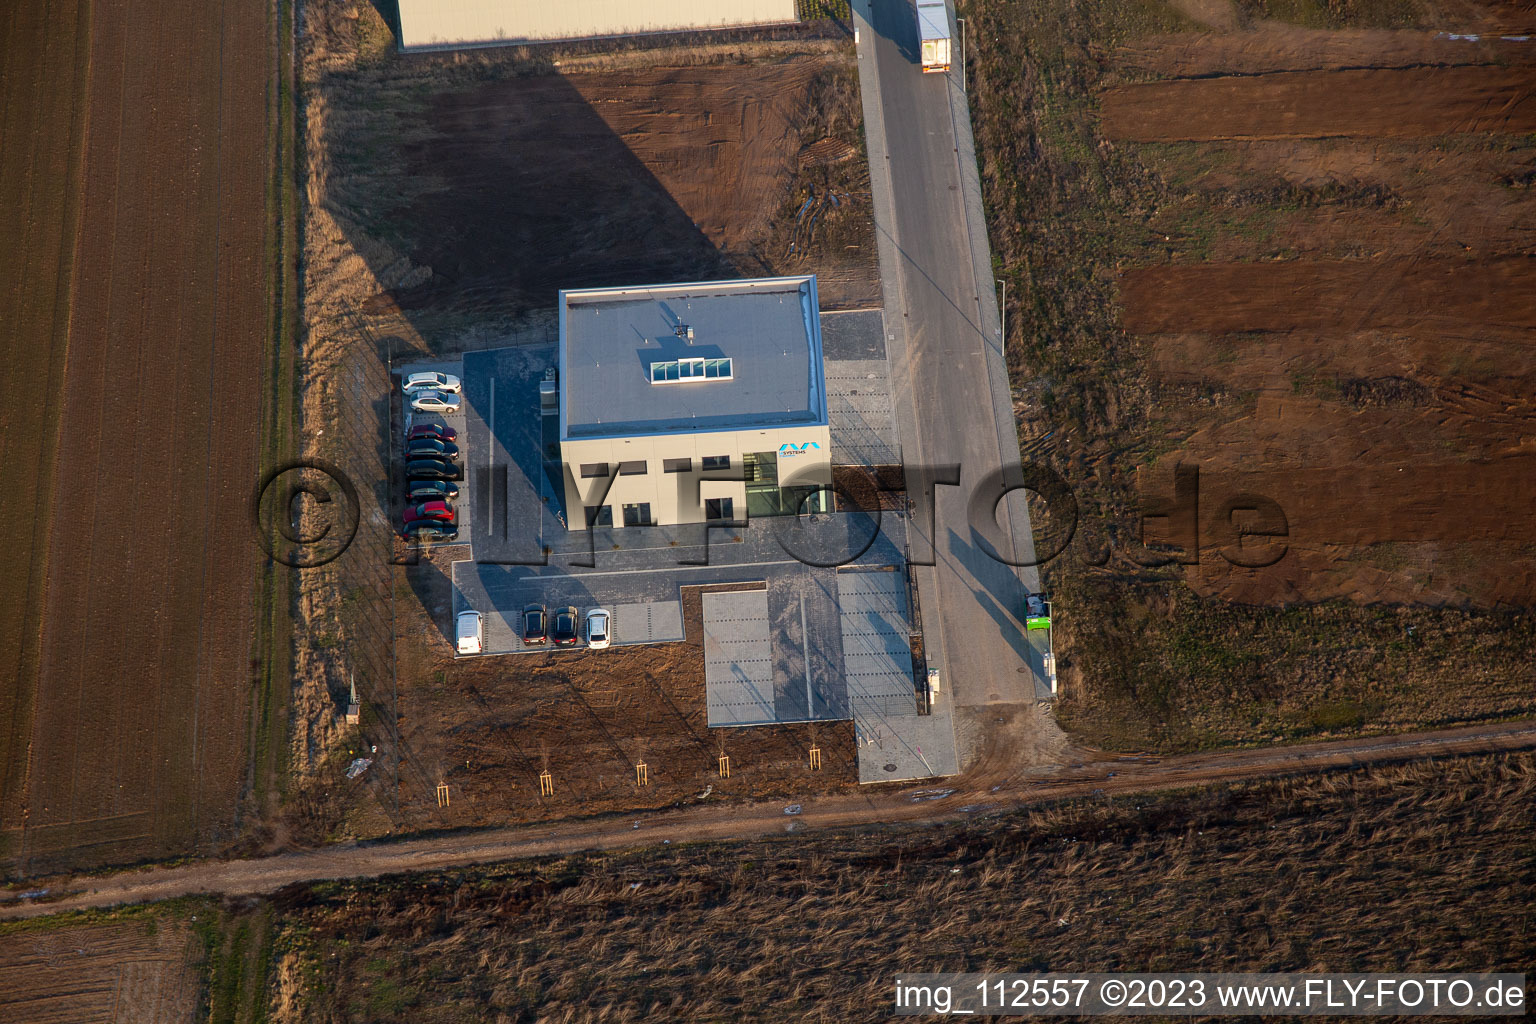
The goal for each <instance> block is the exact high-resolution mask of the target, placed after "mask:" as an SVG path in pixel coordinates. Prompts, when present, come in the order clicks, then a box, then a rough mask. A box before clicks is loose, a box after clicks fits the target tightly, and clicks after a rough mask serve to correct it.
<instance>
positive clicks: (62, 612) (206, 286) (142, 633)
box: [0, 0, 276, 873]
mask: <svg viewBox="0 0 1536 1024" xmlns="http://www.w3.org/2000/svg"><path fill="white" fill-rule="evenodd" d="M60 31H61V32H62V31H63V29H60ZM275 37H276V30H275V25H274V21H273V15H272V12H271V11H270V10H269V9H268V8H266V7H264V6H262V5H260V4H231V5H226V6H223V7H218V6H209V5H206V4H199V3H195V2H190V0H182V2H174V3H169V4H157V5H154V6H153V7H150V8H145V7H142V6H141V5H132V4H127V3H121V2H117V3H112V2H108V3H96V4H93V5H91V9H90V16H89V50H88V55H87V59H88V63H89V67H90V76H89V84H88V91H87V93H86V95H84V96H81V97H79V98H78V105H77V107H76V108H75V109H76V112H77V113H78V115H79V116H80V117H81V130H82V136H81V138H82V139H83V144H82V147H83V148H82V159H81V162H80V166H79V168H78V178H77V179H66V178H60V179H58V180H57V181H54V180H52V179H49V178H47V177H46V176H42V177H39V178H37V179H35V180H34V181H33V183H32V189H31V191H30V192H29V198H28V199H27V200H26V201H27V202H28V203H29V204H30V203H31V202H33V201H34V199H33V198H31V197H36V198H37V199H39V200H41V199H44V198H46V197H47V196H48V195H49V194H50V191H49V189H50V187H54V188H61V189H62V190H63V191H65V192H66V193H71V194H74V193H77V194H78V204H79V210H78V228H77V233H76V234H75V235H74V237H72V238H70V239H68V240H67V242H66V245H67V246H68V247H70V248H72V249H73V277H72V279H69V280H70V289H69V303H68V312H67V314H66V313H65V312H64V310H63V309H62V306H61V305H60V304H56V305H55V306H54V307H53V308H52V314H51V315H52V319H51V320H49V319H47V318H44V317H39V320H40V323H43V324H45V325H48V326H50V327H51V328H52V329H54V330H58V331H67V337H68V341H67V345H68V365H69V373H68V375H67V376H66V377H64V378H63V379H62V383H61V385H60V387H61V397H62V407H61V413H60V428H59V439H58V445H57V453H56V463H55V465H56V475H55V479H56V485H55V487H54V491H53V494H52V499H51V502H48V503H46V504H43V502H46V500H47V499H46V497H45V496H43V495H39V502H40V506H39V510H38V511H39V512H41V513H42V514H40V515H39V516H38V520H37V521H38V522H39V523H43V524H46V530H47V547H46V549H38V550H46V551H47V553H48V557H47V561H46V566H45V570H44V571H45V573H46V578H45V586H44V588H42V589H41V591H40V592H37V593H34V594H33V595H31V597H30V598H29V600H31V601H32V602H33V603H34V607H33V609H32V610H33V611H34V612H40V613H41V614H40V616H39V618H40V622H41V627H40V628H41V648H40V657H39V658H38V661H37V664H36V669H35V671H30V666H28V665H26V664H24V665H23V669H24V671H23V672H21V673H17V674H10V673H8V674H7V676H6V678H5V680H4V689H5V690H6V691H7V697H8V698H10V699H11V700H13V701H17V700H18V697H19V703H18V705H17V706H18V707H19V708H20V709H22V710H23V711H24V710H26V709H28V708H30V709H31V713H30V714H18V715H17V716H16V717H13V718H12V719H11V720H10V722H9V723H8V728H10V729H11V732H12V741H11V743H10V744H9V745H8V746H7V748H6V749H5V753H6V755H7V757H8V759H9V760H10V762H11V763H10V764H9V765H8V766H7V767H12V768H14V767H15V766H17V765H19V766H20V767H21V768H22V771H21V772H19V773H13V774H12V775H10V776H8V782H7V787H6V791H5V794H4V796H5V799H4V801H3V802H0V829H3V840H4V842H3V847H0V850H3V863H4V864H5V867H6V870H7V871H8V872H19V873H35V872H40V871H46V870H52V869H57V868H60V867H66V866H76V867H78V866H90V865H95V864H102V863H121V862H127V861H133V860H136V859H141V858H147V857H164V856H170V855H174V854H183V853H192V852H206V851H209V850H211V849H214V848H216V847H217V846H218V845H219V844H220V843H221V842H223V841H226V840H228V839H229V838H230V837H231V836H232V834H233V831H234V825H235V815H236V804H237V801H238V799H239V796H240V791H241V784H242V780H243V779H244V777H245V775H246V766H247V762H248V755H247V750H246V748H247V744H248V737H247V721H248V705H249V702H250V697H251V693H250V691H251V677H252V661H251V655H252V642H253V620H252V600H253V597H254V592H255V587H256V569H257V566H258V565H259V561H258V558H259V555H260V552H259V550H258V548H257V546H256V544H255V543H254V540H253V531H252V528H251V524H250V520H249V515H250V513H249V510H248V507H247V505H248V502H249V498H250V494H251V491H252V488H253V487H254V485H255V482H256V480H257V476H258V460H259V439H260V432H261V431H260V428H261V415H262V413H261V399H262V391H261V386H260V385H261V373H262V366H263V365H264V360H265V358H266V354H267V351H268V344H267V342H268V337H269V332H270V328H271V309H272V304H271V300H270V275H269V273H268V264H269V260H268V245H269V244H270V240H271V235H270V229H269V222H270V216H269V213H268V186H269V183H270V181H271V176H272V162H271V156H270V152H271V151H270V125H269V117H270V114H271V111H272V109H273V106H274V104H275V102H276V96H275V81H276V48H275ZM8 92H9V90H8ZM8 116H9V115H8ZM70 125H71V122H70V120H69V118H68V117H67V116H66V117H64V118H62V119H61V120H60V121H59V122H58V123H57V124H56V125H54V126H53V130H55V131H58V132H60V133H65V132H67V131H68V130H69V128H70ZM35 137H36V138H38V139H40V140H41V142H42V144H44V145H54V144H55V143H54V142H52V141H51V140H50V138H49V135H48V132H47V131H46V130H42V128H40V129H39V131H38V132H37V133H36V135H35ZM58 145H62V144H58ZM67 170H68V167H67V166H64V167H57V168H54V171H55V172H56V173H59V174H63V173H64V172H66V171H67ZM39 214H40V218H43V219H46V218H48V217H55V216H57V214H56V213H54V212H53V211H52V210H49V209H45V208H42V207H39ZM28 362H29V360H20V361H15V362H11V363H10V364H8V365H10V367H11V369H12V372H13V373H15V372H17V370H18V369H19V368H21V367H24V366H26V365H27V363H28ZM40 397H41V396H40ZM7 404H8V405H10V406H13V407H26V405H27V404H28V403H27V402H26V401H21V400H18V401H13V402H10V403H7ZM33 412H34V413H35V414H36V415H38V416H39V417H41V416H42V415H43V411H42V410H41V409H37V408H34V409H33ZM6 436H7V437H8V438H9V437H13V436H17V435H16V434H13V432H12V431H11V430H10V429H9V426H8V427H7V431H6ZM34 514H35V513H34ZM35 557H36V556H35ZM6 605H7V613H8V614H9V613H10V612H11V606H10V602H9V601H7V602H6ZM21 737H25V739H24V741H21V739H20V738H21Z"/></svg>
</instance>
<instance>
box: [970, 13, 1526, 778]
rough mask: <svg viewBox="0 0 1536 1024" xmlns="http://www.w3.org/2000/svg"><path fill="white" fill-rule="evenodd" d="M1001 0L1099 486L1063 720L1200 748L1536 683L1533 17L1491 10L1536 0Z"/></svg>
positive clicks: (999, 204)
mask: <svg viewBox="0 0 1536 1024" xmlns="http://www.w3.org/2000/svg"><path fill="white" fill-rule="evenodd" d="M976 7H977V9H976V10H975V11H974V12H973V13H974V14H975V15H976V21H975V23H974V28H975V36H974V38H975V40H976V46H977V50H976V52H977V57H976V68H975V70H974V74H973V77H972V80H971V81H972V96H973V104H974V110H975V112H976V122H977V129H978V138H979V139H980V140H981V148H982V159H983V176H984V185H985V188H986V190H987V201H988V206H989V216H990V218H991V222H992V223H991V230H992V234H993V241H994V245H995V246H996V248H997V249H998V251H999V252H1000V254H1001V255H1002V258H1003V261H1004V266H1005V273H1007V275H1008V277H1009V281H1010V287H1009V295H1010V301H1011V302H1016V303H1017V306H1015V307H1013V308H1011V309H1010V317H1009V326H1010V337H1009V339H1008V343H1009V359H1010V367H1011V369H1012V371H1013V375H1014V385H1015V399H1016V408H1017V409H1018V412H1019V418H1020V432H1021V438H1022V441H1023V445H1024V450H1025V453H1026V456H1027V457H1030V458H1034V459H1036V460H1043V461H1047V462H1049V463H1051V464H1052V465H1054V466H1056V467H1057V468H1058V469H1059V470H1060V471H1061V472H1062V473H1063V475H1064V476H1066V478H1067V479H1068V480H1069V481H1071V482H1072V483H1073V484H1074V485H1075V486H1076V493H1077V498H1078V502H1079V507H1080V509H1081V512H1082V515H1081V518H1080V531H1079V536H1078V540H1077V541H1076V544H1077V552H1076V554H1075V555H1074V554H1069V555H1068V556H1067V557H1065V558H1063V559H1061V560H1059V561H1058V562H1057V563H1055V564H1053V565H1052V566H1049V567H1048V568H1047V576H1048V579H1049V581H1050V585H1051V586H1052V587H1053V589H1054V590H1055V591H1056V593H1057V596H1058V598H1065V600H1059V601H1058V603H1057V610H1058V615H1057V617H1058V618H1059V619H1061V620H1063V623H1064V626H1065V628H1064V629H1061V630H1059V631H1058V637H1059V639H1058V645H1059V654H1060V655H1061V667H1062V678H1063V680H1064V683H1065V699H1064V700H1063V702H1062V703H1061V704H1060V706H1059V712H1060V714H1061V716H1062V718H1063V720H1064V722H1065V723H1066V724H1068V725H1069V726H1070V727H1071V728H1072V729H1073V730H1074V731H1075V732H1076V734H1077V735H1078V736H1079V737H1080V738H1082V739H1085V740H1087V741H1088V742H1091V743H1098V744H1104V745H1108V746H1111V747H1117V748H1119V749H1127V748H1129V749H1144V748H1147V747H1154V748H1161V749H1189V748H1193V747H1201V746H1211V745H1219V744H1223V743H1246V742H1256V741H1266V740H1275V739H1280V738H1285V737H1290V738H1299V737H1302V736H1308V735H1334V734H1346V733H1349V732H1353V731H1366V732H1371V731H1378V730H1386V729H1392V728H1404V727H1409V726H1413V725H1423V724H1430V723H1446V724H1449V723H1451V722H1455V721H1476V720H1480V719H1485V718H1494V717H1501V716H1508V715H1515V714H1529V713H1531V712H1532V711H1533V710H1536V669H1533V668H1532V667H1531V665H1532V663H1533V661H1536V648H1533V647H1532V646H1531V644H1532V643H1533V641H1536V637H1533V635H1532V634H1531V632H1530V630H1529V629H1527V628H1525V626H1524V625H1523V621H1524V616H1523V615H1522V610H1523V609H1528V608H1530V607H1531V606H1532V605H1533V604H1536V556H1533V548H1532V540H1533V538H1532V532H1533V528H1532V526H1531V523H1532V522H1533V520H1532V517H1531V516H1530V514H1529V511H1528V510H1529V509H1530V508H1531V507H1532V503H1533V499H1536V476H1533V474H1532V472H1531V471H1532V469H1533V468H1536V466H1533V464H1532V462H1531V455H1532V454H1533V452H1536V448H1533V445H1536V403H1533V399H1532V395H1533V394H1536V358H1533V345H1532V343H1533V341H1536V305H1533V303H1532V301H1531V295H1532V294H1536V288H1533V285H1536V275H1533V266H1536V264H1533V262H1532V260H1531V258H1530V253H1531V251H1532V248H1533V244H1536V204H1533V203H1532V202H1531V199H1530V192H1529V189H1530V186H1531V184H1532V182H1533V180H1536V136H1533V135H1532V134H1531V132H1532V130H1533V129H1536V123H1533V122H1532V113H1531V109H1532V108H1530V107H1529V104H1528V102H1527V101H1528V100H1529V95H1530V92H1531V86H1532V84H1533V81H1536V80H1533V78H1532V70H1531V68H1532V59H1533V55H1536V44H1532V43H1531V42H1530V41H1529V40H1519V39H1512V38H1502V37H1501V36H1490V35H1484V34H1482V33H1502V34H1504V35H1510V36H1515V35H1523V34H1527V33H1526V30H1527V29H1532V28H1536V10H1532V9H1531V8H1530V6H1529V5H1528V4H1507V3H1474V2H1467V3H1458V4H1452V5H1438V4H1429V3H1421V2H1418V0H1409V2H1404V3H1387V2H1376V0H1358V2H1353V3H1347V4H1334V3H1328V4H1324V3H1321V2H1312V0H1284V2H1281V0H1273V2H1271V0H1245V2H1242V3H1235V4H1228V3H1223V2H1206V3H1189V2H1184V3H1177V4H1174V3H1169V4H1166V5H1164V4H1158V3H1154V4H1140V5H1138V4H1129V3H1112V4H1103V5H1097V6H1095V5H1089V4H1085V3H1080V2H1077V0H1056V2H1054V3H1052V4H1048V5H1046V9H1043V10H1037V9H1033V8H1029V7H1026V6H1025V5H1020V4H1011V3H1003V4H987V5H976ZM1467 36H1475V38H1467ZM1180 464H1182V465H1183V466H1185V473H1186V475H1187V476H1188V479H1189V483H1188V484H1187V485H1186V498H1187V499H1188V503H1189V504H1188V507H1187V508H1186V507H1185V506H1183V505H1180V504H1179V501H1178V500H1176V499H1177V492H1176V489H1175V482H1174V467H1175V466H1177V465H1180ZM1191 469H1193V470H1197V471H1198V478H1196V477H1194V476H1192V475H1189V471H1190V470H1191ZM1259 499H1263V500H1262V501H1261V500H1259ZM1175 508H1176V509H1178V510H1180V511H1178V513H1177V514H1176V515H1174V516H1173V517H1172V518H1168V519H1149V520H1146V523H1145V529H1144V528H1143V522H1142V518H1141V517H1142V514H1143V513H1146V514H1149V515H1159V514H1163V513H1168V512H1169V511H1170V509H1175ZM1234 509H1236V510H1238V511H1234ZM1244 509H1246V510H1247V511H1243V510H1244ZM1242 530H1257V531H1269V532H1275V531H1283V532H1284V535H1285V536H1284V539H1283V541H1281V542H1278V543H1277V542H1275V541H1273V540H1272V539H1271V538H1269V537H1264V536H1259V535H1257V534H1255V533H1248V534H1246V536H1242V535H1240V533H1241V531H1242ZM1245 544H1246V545H1257V546H1258V547H1260V548H1262V549H1263V553H1264V554H1265V557H1263V558H1256V559H1255V558H1248V557H1246V556H1244V555H1243V554H1242V551H1244V550H1246V549H1245V548H1244V547H1243V546H1244V545H1245ZM1265 545H1269V546H1268V547H1265ZM1234 553H1235V554H1236V555H1237V556H1238V557H1237V559H1236V560H1237V562H1239V563H1244V564H1234V561H1233V560H1232V559H1231V558H1229V557H1228V556H1231V555H1234ZM1269 555H1275V557H1273V558H1270V557H1268V556H1269Z"/></svg>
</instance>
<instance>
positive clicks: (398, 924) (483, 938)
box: [273, 754, 1536, 1022]
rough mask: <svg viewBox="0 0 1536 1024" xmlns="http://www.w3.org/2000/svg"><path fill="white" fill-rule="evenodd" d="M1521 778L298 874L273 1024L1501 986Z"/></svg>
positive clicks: (1522, 821)
mask: <svg viewBox="0 0 1536 1024" xmlns="http://www.w3.org/2000/svg"><path fill="white" fill-rule="evenodd" d="M1533 781H1536V765H1533V763H1532V759H1531V757H1530V756H1529V755H1523V754H1522V755H1511V756H1506V757H1495V758H1475V759H1465V760H1453V761H1444V762H1439V763H1422V764H1417V765H1411V766H1392V767H1383V768H1376V769H1372V770H1369V771H1361V772H1354V773H1339V774H1333V775H1322V776H1315V775H1314V776H1306V777H1300V778H1293V779H1285V780H1277V781H1266V782H1257V783H1250V784H1240V785H1235V786H1230V787H1220V788H1213V789H1208V790H1202V791H1197V792H1188V793H1181V794H1172V795H1168V796H1163V797H1149V796H1141V797H1137V798H1135V799H1134V801H1132V800H1127V801H1119V802H1112V803H1111V802H1104V801H1098V800H1090V801H1082V802H1077V803H1071V804H1063V805H1057V806H1053V807H1048V808H1042V809H1039V810H1036V811H1031V812H1026V813H1022V814H1018V815H1010V816H1004V817H997V818H990V819H986V820H984V821H980V822H975V823H971V824H964V823H962V824H951V825H945V826H941V827H929V828H916V829H913V828H892V829H889V830H886V831H882V832H871V833H864V834H846V835H845V834H817V833H807V834H802V835H798V836H796V837H795V838H794V839H793V840H790V841H778V842H775V841H762V842H752V843H738V844H734V845H698V846H693V847H684V848H679V849H672V850H668V851H666V852H663V853H654V852H644V853H634V854H603V855H592V856H572V857H566V858H558V859H548V860H544V861H537V862H523V863H516V864H508V865H503V866H497V867H493V868H486V869H470V870H464V871H458V872H454V873H451V874H444V875H437V876H427V877H413V878H401V879H394V880H381V881H379V882H375V883H365V884H355V885H351V884H335V883H328V884H324V885H318V886H312V887H307V888H305V889H304V890H302V891H298V890H294V891H290V892H288V893H286V894H285V895H284V897H283V899H282V901H281V903H282V905H283V907H284V913H283V919H282V921H281V923H280V925H279V928H278V932H277V938H276V942H275V945H274V949H275V955H276V963H275V965H274V968H273V974H274V976H275V978H276V979H277V981H276V993H275V994H274V996H273V1001H274V1005H280V1006H281V1007H282V1011H281V1012H279V1013H275V1014H274V1017H273V1019H274V1020H278V1021H284V1022H300V1021H304V1022H307V1021H340V1022H345V1021H363V1020H367V1021H393V1020H400V1021H437V1020H442V1021H447V1020H460V1019H476V1020H501V1021H508V1022H511V1021H534V1020H546V1019H551V1016H552V1015H556V1014H558V1015H559V1019H565V1020H573V1021H584V1020H624V1021H628V1020H636V1021H638V1020H656V1019H658V1018H667V1019H697V1020H752V1021H788V1020H795V1021H806V1020H809V1021H849V1020H883V1019H886V1018H887V1017H889V1016H890V1012H891V1006H892V985H893V982H894V979H895V978H896V977H897V976H899V975H900V974H901V973H903V972H915V971H976V972H1016V971H1024V972H1049V971H1061V972H1074V971H1132V970H1135V971H1175V970H1177V971H1295V970H1301V969H1307V970H1320V971H1321V970H1330V971H1346V970H1348V971H1382V972H1388V971H1455V970H1467V971H1483V970H1522V969H1523V968H1524V965H1527V964H1529V962H1530V960H1531V957H1532V955H1533V953H1536V948H1533V944H1532V937H1531V934H1530V929H1529V907H1528V906H1527V901H1526V900H1525V895H1526V893H1527V891H1528V889H1529V885H1528V882H1529V879H1530V877H1531V872H1532V871H1533V870H1536V863H1533V860H1532V850H1531V845H1530V843H1529V841H1528V839H1529V833H1530V829H1531V827H1532V824H1533V823H1532V820H1531V806H1532V803H1531V798H1532V795H1533V792H1532V787H1533ZM362 908H366V911H365V912H364V911H362ZM1384 936H1386V937H1392V936H1399V937H1406V936H1412V938H1411V940H1409V939H1407V938H1404V939H1403V941H1393V940H1391V939H1390V938H1389V939H1388V940H1387V941H1384V940H1383V937H1384ZM1198 1019H1215V1018H1198Z"/></svg>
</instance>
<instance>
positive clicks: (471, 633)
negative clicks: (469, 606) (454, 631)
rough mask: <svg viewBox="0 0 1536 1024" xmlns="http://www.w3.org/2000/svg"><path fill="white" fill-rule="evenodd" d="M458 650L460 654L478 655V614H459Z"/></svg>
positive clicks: (472, 612) (468, 612)
mask: <svg viewBox="0 0 1536 1024" xmlns="http://www.w3.org/2000/svg"><path fill="white" fill-rule="evenodd" d="M458 641H459V645H458V650H459V653H460V654H479V653H480V647H481V644H480V613H479V612H477V611H467V612H459V628H458Z"/></svg>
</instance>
